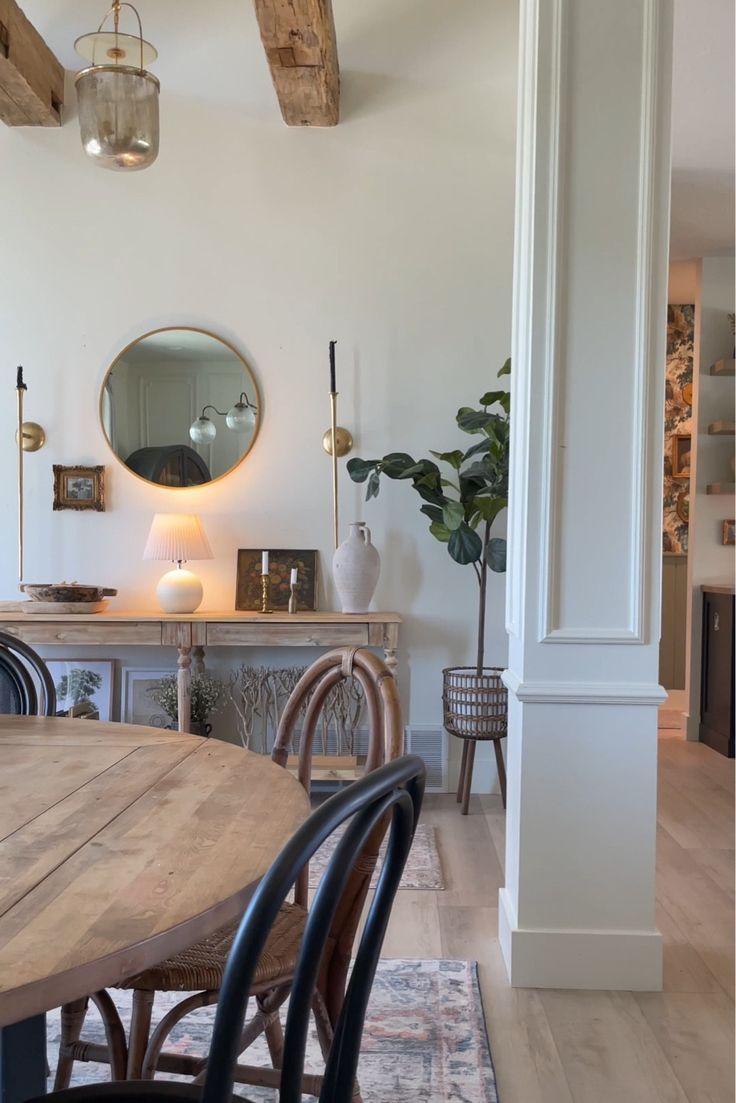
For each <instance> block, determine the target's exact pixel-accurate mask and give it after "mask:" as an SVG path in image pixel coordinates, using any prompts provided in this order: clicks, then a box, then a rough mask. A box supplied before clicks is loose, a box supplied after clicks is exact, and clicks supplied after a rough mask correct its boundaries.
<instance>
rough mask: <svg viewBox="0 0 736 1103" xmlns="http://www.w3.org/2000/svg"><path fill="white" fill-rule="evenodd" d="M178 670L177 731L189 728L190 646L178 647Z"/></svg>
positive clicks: (190, 700)
mask: <svg viewBox="0 0 736 1103" xmlns="http://www.w3.org/2000/svg"><path fill="white" fill-rule="evenodd" d="M177 650H178V652H179V660H178V666H179V669H178V672H177V676H176V688H177V713H178V716H179V731H180V732H188V731H189V730H190V717H191V710H192V697H191V686H192V675H191V669H190V668H191V665H192V649H191V647H179V648H178V649H177Z"/></svg>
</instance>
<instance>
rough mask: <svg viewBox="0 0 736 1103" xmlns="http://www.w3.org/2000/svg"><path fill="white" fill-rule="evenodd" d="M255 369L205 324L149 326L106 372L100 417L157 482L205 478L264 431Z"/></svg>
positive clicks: (141, 473)
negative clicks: (195, 326)
mask: <svg viewBox="0 0 736 1103" xmlns="http://www.w3.org/2000/svg"><path fill="white" fill-rule="evenodd" d="M260 407H261V401H260V396H259V394H258V387H257V385H256V381H255V379H254V377H253V373H252V372H251V370H250V368H249V367H248V365H247V364H246V362H245V360H244V359H243V358H242V356H240V355H239V354H238V353H237V352H236V351H235V349H234V348H233V347H232V345H229V344H228V343H227V341H223V340H222V338H220V337H215V336H214V334H212V333H206V332H205V331H204V330H200V329H191V328H189V327H184V326H182V327H179V328H171V329H157V330H154V331H153V332H152V333H146V334H145V335H144V336H143V337H139V338H138V339H137V340H136V341H133V342H132V343H131V344H129V345H128V346H127V348H125V349H123V351H122V352H121V353H120V355H119V356H118V357H117V358H116V359H115V361H114V362H113V364H112V366H111V367H110V369H109V370H108V372H107V375H106V376H105V380H104V382H103V384H102V393H101V395H100V419H101V421H102V428H103V430H104V433H105V436H106V437H107V443H108V444H109V445H110V447H111V449H112V450H113V452H114V453H115V455H116V456H117V457H118V459H119V460H121V461H122V462H123V463H124V464H125V466H126V467H127V468H128V469H129V470H130V471H132V472H133V474H135V475H138V477H139V478H141V479H145V480H146V481H147V482H150V483H156V484H157V485H158V486H171V487H183V486H199V485H201V484H202V483H209V482H212V481H213V480H214V479H220V478H222V476H223V475H227V474H228V472H229V471H232V470H233V468H235V467H237V466H238V464H239V463H241V462H242V460H243V459H244V458H245V457H246V456H247V454H248V452H249V451H250V449H251V447H252V446H253V441H254V440H255V438H256V436H257V434H258V428H259V425H260V420H261V409H260Z"/></svg>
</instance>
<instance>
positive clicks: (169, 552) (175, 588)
mask: <svg viewBox="0 0 736 1103" xmlns="http://www.w3.org/2000/svg"><path fill="white" fill-rule="evenodd" d="M143 558H144V559H162V560H168V561H169V562H171V563H176V567H175V568H174V570H173V571H167V572H166V574H165V575H164V576H163V578H162V579H161V581H160V582H159V584H158V586H157V587H156V596H157V597H158V603H159V605H160V606H161V608H162V609H163V611H164V613H193V612H194V611H195V609H197V608H198V607H199V606H200V604H201V603H202V597H203V595H204V590H203V589H202V583H201V582H200V581H199V579H198V578H197V576H196V574H194V572H193V571H187V570H185V569H184V568H183V567H182V563H186V562H187V561H189V560H191V559H212V558H213V556H212V550H211V548H210V545H209V542H208V540H207V537H206V535H205V531H204V529H203V528H202V522H201V521H200V519H199V517H196V516H195V515H194V514H193V513H156V514H154V517H153V521H152V522H151V531H150V532H149V534H148V540H147V541H146V547H145V551H144V552H143Z"/></svg>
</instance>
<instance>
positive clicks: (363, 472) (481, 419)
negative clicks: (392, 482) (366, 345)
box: [347, 360, 511, 674]
mask: <svg viewBox="0 0 736 1103" xmlns="http://www.w3.org/2000/svg"><path fill="white" fill-rule="evenodd" d="M510 372H511V361H510V360H507V361H506V363H505V364H504V365H503V367H502V368H501V370H500V371H499V373H498V377H499V378H501V377H502V376H504V375H509V374H510ZM479 406H480V409H473V408H472V407H470V406H463V407H461V408H460V409H459V410H458V412H457V416H456V422H457V425H458V428H459V429H461V430H462V431H463V432H464V433H468V434H469V435H471V436H474V437H479V438H480V439H479V440H478V441H476V442H475V443H474V444H472V445H471V447H470V448H468V449H467V450H466V451H465V452H463V451H462V449H460V448H455V449H454V450H452V451H450V452H435V451H432V450H430V455H431V456H434V457H435V459H434V460H430V459H419V460H415V459H414V458H413V457H412V456H410V455H408V454H407V453H406V452H389V453H388V455H386V456H384V457H383V459H380V460H363V459H358V458H355V459H352V460H349V461H348V465H347V467H348V474H349V475H350V478H351V479H352V480H353V482H356V483H367V487H366V501H370V499H371V498H377V497H378V493H379V491H380V489H381V476H382V475H385V476H386V477H387V478H389V479H397V480H401V479H406V480H408V481H410V482H411V485H412V486H413V488H414V490H415V491H416V492H417V494H418V495H419V497H420V498H421V499H422V505H421V506H420V509H421V511H422V513H423V514H424V515H425V516H426V517H428V518H429V531H430V532H431V533H432V536H434V537H435V539H436V540H439V541H440V542H441V543H443V544H446V545H447V550H448V552H449V554H450V556H451V558H452V559H454V560H455V562H456V563H460V564H461V565H462V566H467V565H470V566H472V567H473V570H474V571H475V574H476V577H477V579H478V587H479V594H478V655H477V672H478V674H480V673H481V672H482V669H483V659H484V651H485V614H486V588H487V572H488V570H491V571H495V572H496V573H498V574H503V572H504V571H505V570H506V541H505V540H504V539H502V538H501V537H498V536H492V535H491V531H492V526H493V522H494V521H495V519H496V517H497V516H498V515H499V513H500V512H501V511H502V510H503V509H505V508H506V505H507V502H508V482H509V414H510V409H511V395H510V394H509V392H508V391H506V390H495V391H487V392H486V394H484V395H482V396H481V398H480V399H479ZM435 460H437V461H439V463H437V462H435ZM440 464H442V465H443V467H440ZM448 469H449V470H448Z"/></svg>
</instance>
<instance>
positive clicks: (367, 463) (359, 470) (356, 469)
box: [347, 456, 381, 483]
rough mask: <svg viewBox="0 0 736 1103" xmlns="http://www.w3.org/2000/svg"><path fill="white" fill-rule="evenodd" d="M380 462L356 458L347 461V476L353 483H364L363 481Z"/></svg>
mask: <svg viewBox="0 0 736 1103" xmlns="http://www.w3.org/2000/svg"><path fill="white" fill-rule="evenodd" d="M380 462H381V461H380V460H361V459H358V457H357V456H356V457H355V458H354V459H352V460H348V464H347V467H348V475H349V476H350V478H351V479H352V480H353V482H354V483H364V482H365V480H366V479H367V478H368V476H369V475H370V473H371V471H373V470H374V469H375V468H376V467H378V465H379V464H380Z"/></svg>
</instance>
